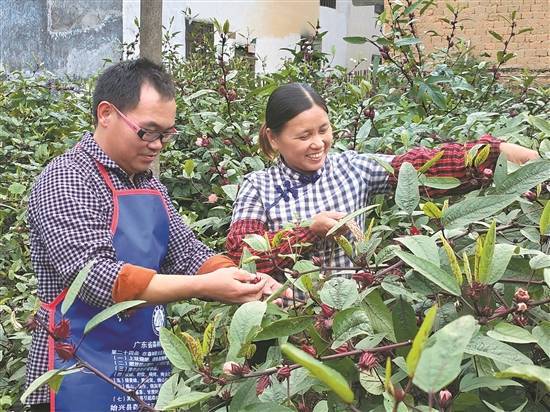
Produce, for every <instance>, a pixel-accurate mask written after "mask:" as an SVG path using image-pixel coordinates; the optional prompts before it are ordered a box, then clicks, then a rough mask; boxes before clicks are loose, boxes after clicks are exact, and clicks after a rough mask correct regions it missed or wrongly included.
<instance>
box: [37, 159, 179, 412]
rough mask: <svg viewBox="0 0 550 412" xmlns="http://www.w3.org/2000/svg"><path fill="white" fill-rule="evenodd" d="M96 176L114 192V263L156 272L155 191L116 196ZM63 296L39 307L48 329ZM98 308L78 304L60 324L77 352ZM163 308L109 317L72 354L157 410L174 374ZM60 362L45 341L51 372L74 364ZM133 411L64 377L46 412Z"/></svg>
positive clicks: (85, 376) (115, 396)
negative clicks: (163, 337) (164, 339)
mask: <svg viewBox="0 0 550 412" xmlns="http://www.w3.org/2000/svg"><path fill="white" fill-rule="evenodd" d="M97 166H98V168H99V171H100V172H101V175H102V177H103V179H104V181H105V183H106V184H107V186H108V187H109V188H110V189H111V191H112V193H113V218H112V221H111V233H112V234H113V245H114V248H115V251H116V256H117V259H118V260H122V261H124V262H127V263H131V264H133V265H138V266H143V267H146V268H149V269H153V270H156V271H158V270H159V269H160V266H161V263H162V261H163V259H164V256H165V255H166V251H167V249H168V232H169V218H168V211H167V208H166V204H165V203H164V199H163V198H162V196H161V194H160V192H159V191H158V190H154V189H125V190H116V189H115V187H114V186H113V183H112V181H111V179H110V177H109V175H108V173H107V171H106V170H105V167H104V166H103V165H101V164H100V163H97ZM65 294H66V290H65V291H64V292H63V293H61V294H60V295H59V296H58V297H57V298H56V299H55V300H54V301H53V302H52V303H50V304H43V307H44V308H46V309H47V310H48V311H49V315H50V316H49V327H50V330H53V328H54V326H55V325H56V324H57V323H58V322H59V321H60V319H62V317H61V311H60V308H61V302H62V301H63V299H64V297H65ZM100 311H101V309H100V308H97V307H93V306H90V305H88V304H86V303H85V302H83V301H82V300H80V299H79V298H77V299H76V300H75V302H74V303H73V305H72V306H71V308H70V309H69V311H68V312H67V313H66V314H65V318H66V319H69V320H70V325H71V337H70V340H71V341H72V342H73V343H74V344H75V345H78V343H79V342H80V338H81V337H82V332H83V331H84V327H85V326H86V323H87V322H88V321H89V320H90V319H91V318H92V317H93V316H94V315H96V314H97V313H99V312H100ZM165 319H166V311H165V308H164V306H162V305H158V306H154V307H145V308H140V309H136V310H133V311H132V312H131V313H130V314H127V313H124V314H120V315H119V316H114V317H112V318H110V319H109V320H107V321H105V322H103V323H101V324H100V325H99V326H97V327H96V328H95V329H93V330H92V331H91V332H90V333H88V334H87V335H86V337H85V338H84V339H83V340H82V342H81V343H80V345H79V346H78V350H77V352H76V353H77V355H78V356H79V357H80V358H81V359H82V360H85V361H87V362H89V363H90V364H91V365H92V366H94V367H96V368H97V369H99V370H101V371H102V372H103V373H105V374H106V375H107V376H109V377H111V378H112V379H113V380H114V381H115V382H117V383H119V384H121V385H122V386H124V387H125V388H128V389H132V388H136V387H138V386H139V389H138V390H137V394H138V395H139V396H140V398H141V399H143V400H144V401H145V402H147V403H148V404H149V405H152V406H154V404H155V402H156V399H157V395H158V392H159V389H160V387H161V385H162V384H163V383H164V382H165V381H166V380H167V379H168V377H169V376H170V372H171V366H170V362H169V361H168V359H167V358H166V355H165V354H164V352H163V350H162V348H161V346H160V341H159V331H160V328H161V327H163V326H164V325H165ZM74 363H75V361H74V360H70V361H63V360H61V359H60V358H59V356H57V354H56V353H55V349H54V341H53V339H52V338H51V337H50V338H49V339H48V367H49V369H53V368H62V367H67V366H69V365H71V364H74ZM137 410H138V404H137V402H135V401H134V400H133V399H132V398H130V397H127V396H126V395H125V394H124V393H122V392H120V391H118V390H117V389H116V388H115V387H113V386H112V385H110V384H108V383H107V382H105V381H103V380H102V379H100V378H99V377H97V376H96V375H94V374H92V373H91V372H89V371H86V370H83V371H81V372H77V373H73V374H69V375H66V376H65V377H64V378H63V381H62V383H61V386H60V388H59V391H58V392H57V393H55V392H54V391H50V411H52V412H53V411H78V412H87V411H90V412H99V411H101V412H104V411H105V412H108V411H113V412H114V411H137Z"/></svg>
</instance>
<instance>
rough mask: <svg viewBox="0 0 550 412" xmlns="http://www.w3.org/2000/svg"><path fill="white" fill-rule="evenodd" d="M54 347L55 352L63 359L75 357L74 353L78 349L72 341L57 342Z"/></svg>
mask: <svg viewBox="0 0 550 412" xmlns="http://www.w3.org/2000/svg"><path fill="white" fill-rule="evenodd" d="M54 348H55V353H56V354H57V356H59V357H60V358H61V359H62V360H64V361H68V360H71V359H72V358H74V353H75V350H76V349H75V346H74V345H73V344H72V343H65V342H55V344H54Z"/></svg>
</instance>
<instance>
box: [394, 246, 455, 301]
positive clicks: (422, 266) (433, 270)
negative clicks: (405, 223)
mask: <svg viewBox="0 0 550 412" xmlns="http://www.w3.org/2000/svg"><path fill="white" fill-rule="evenodd" d="M395 254H396V255H397V256H398V257H399V258H400V259H401V260H403V262H405V263H406V264H407V265H409V266H410V267H412V268H413V269H414V270H415V271H416V272H418V273H420V274H421V275H422V276H424V277H425V278H426V279H428V280H429V281H430V282H432V283H434V284H436V285H437V286H439V287H440V288H441V289H443V290H444V291H446V292H449V293H450V294H452V295H455V296H460V294H461V292H460V286H458V283H456V280H455V278H454V277H453V276H452V275H450V274H449V273H447V272H445V271H444V270H443V269H441V268H440V267H439V266H436V265H435V264H433V263H432V262H430V261H429V260H426V259H422V258H420V257H418V256H414V255H411V254H410V253H407V252H403V251H396V252H395Z"/></svg>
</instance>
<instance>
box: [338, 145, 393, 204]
mask: <svg viewBox="0 0 550 412" xmlns="http://www.w3.org/2000/svg"><path fill="white" fill-rule="evenodd" d="M345 153H346V154H348V155H350V156H352V157H351V158H350V163H351V165H352V167H354V168H355V169H357V170H358V172H359V173H360V175H361V176H363V178H364V179H365V181H366V183H367V187H368V191H369V194H379V193H387V192H388V190H390V186H389V183H388V178H389V173H388V171H387V170H386V169H384V167H383V166H382V165H381V164H380V162H377V160H380V161H381V162H385V163H390V162H391V161H392V160H393V158H394V156H391V155H381V154H366V153H362V154H359V153H357V152H354V151H351V150H350V151H347V152H345Z"/></svg>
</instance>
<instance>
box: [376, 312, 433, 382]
mask: <svg viewBox="0 0 550 412" xmlns="http://www.w3.org/2000/svg"><path fill="white" fill-rule="evenodd" d="M436 313H437V305H434V306H432V307H431V308H430V309H429V310H428V312H427V313H426V317H425V318H424V320H423V321H422V325H420V328H419V329H418V333H417V334H416V336H415V337H414V340H413V343H412V346H411V350H410V351H409V355H408V356H407V372H408V374H409V377H412V376H413V375H414V373H415V371H416V367H417V365H418V361H419V360H420V355H421V354H422V350H423V349H424V345H425V344H426V341H427V340H428V336H429V335H430V332H431V331H432V327H433V324H434V321H435V315H436ZM386 379H389V378H388V377H387V378H386Z"/></svg>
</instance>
